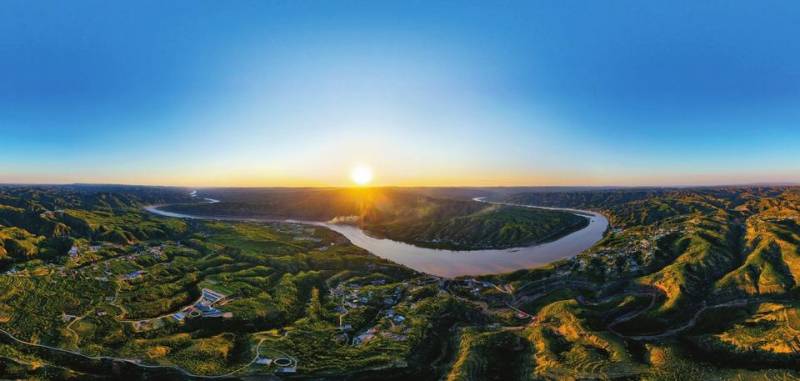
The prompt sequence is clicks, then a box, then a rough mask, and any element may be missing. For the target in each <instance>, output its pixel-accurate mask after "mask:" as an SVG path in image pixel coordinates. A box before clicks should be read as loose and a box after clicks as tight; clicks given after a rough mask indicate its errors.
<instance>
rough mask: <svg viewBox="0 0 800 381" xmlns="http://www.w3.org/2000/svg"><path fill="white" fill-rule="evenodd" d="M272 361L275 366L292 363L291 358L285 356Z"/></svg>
mask: <svg viewBox="0 0 800 381" xmlns="http://www.w3.org/2000/svg"><path fill="white" fill-rule="evenodd" d="M272 363H273V364H275V365H276V366H282V367H283V366H291V365H292V360H291V359H288V358H286V357H278V358H276V359H275V360H274V361H273V362H272Z"/></svg>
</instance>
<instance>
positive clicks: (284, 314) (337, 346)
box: [0, 187, 800, 380]
mask: <svg viewBox="0 0 800 381" xmlns="http://www.w3.org/2000/svg"><path fill="white" fill-rule="evenodd" d="M242 192H244V191H242ZM276 192H277V191H276ZM245 193H246V192H245ZM278 193H280V192H278ZM289 193H291V192H289ZM184 194H186V192H185V191H183V190H178V189H173V190H169V189H162V188H124V187H122V188H102V187H85V188H83V187H63V188H60V187H39V188H37V187H34V188H26V187H5V188H0V242H2V245H0V248H1V249H2V250H1V251H0V264H2V266H3V268H2V271H3V273H2V275H0V329H1V330H2V331H0V377H2V378H31V379H103V378H115V377H116V378H120V377H128V378H134V379H136V378H149V379H183V378H191V377H193V376H195V375H214V376H223V375H225V376H229V377H231V378H239V377H241V378H244V377H248V376H263V375H277V376H281V377H286V378H290V379H337V380H338V379H342V380H343V379H347V380H372V379H386V380H404V379H419V380H440V379H445V380H538V379H559V380H560V379H632V380H674V379H681V380H684V379H685V380H705V379H722V380H726V379H731V380H736V379H756V380H758V379H764V380H769V379H797V378H798V377H800V373H798V372H797V364H798V362H799V361H800V303H798V296H800V292H799V289H798V287H800V286H798V282H800V278H799V277H800V189H798V188H779V187H775V188H738V189H734V188H718V189H717V188H714V189H712V188H709V189H695V190H685V189H683V190H615V191H591V192H589V191H587V192H552V193H546V192H545V193H542V192H539V193H525V194H516V195H513V194H512V195H509V196H507V200H510V201H513V202H530V203H536V204H549V205H560V206H572V207H582V208H589V209H594V210H599V211H602V212H604V213H606V215H607V216H608V217H609V219H610V220H611V221H613V223H614V225H613V226H612V230H611V231H609V233H608V234H607V235H606V237H605V238H603V239H602V240H601V241H600V242H598V243H597V244H596V245H595V246H594V247H592V248H591V249H589V250H587V251H586V252H584V253H581V254H579V255H577V256H576V257H574V258H570V259H565V260H561V261H557V262H554V263H551V264H549V265H547V266H543V267H540V268H536V269H523V270H519V271H515V272H513V273H510V274H497V275H487V276H483V277H479V278H469V277H465V278H461V279H440V278H436V277H432V276H426V275H424V274H419V273H416V272H414V271H411V270H409V269H407V268H404V267H402V266H399V265H396V264H393V263H391V262H388V261H386V260H383V259H380V258H378V257H376V256H373V255H371V254H370V253H368V252H366V251H364V250H362V249H359V248H357V247H355V246H353V245H351V244H350V243H349V242H348V241H347V240H346V239H345V238H344V237H342V236H340V235H339V234H337V233H335V232H333V231H330V230H328V229H325V228H323V227H319V226H312V225H303V224H295V223H279V222H234V221H213V220H209V221H203V220H181V219H174V218H162V217H157V216H154V215H151V214H148V213H147V212H144V211H143V210H142V209H141V207H142V206H143V205H148V204H155V203H162V202H167V203H168V202H179V203H183V202H187V201H190V200H191V198H189V197H188V196H184ZM310 194H311V195H313V194H314V192H311V193H310ZM459 194H460V193H459ZM373 196H375V198H373V199H372V200H371V201H370V203H368V205H370V207H369V208H367V209H365V210H364V211H365V212H364V213H361V214H358V215H359V221H360V223H362V224H364V225H363V226H365V227H367V226H369V228H368V230H369V231H371V232H372V233H373V234H380V235H385V236H388V237H391V238H394V239H401V238H402V239H403V240H406V241H409V242H415V243H421V242H423V241H424V240H430V239H432V238H431V237H434V238H433V239H438V238H440V237H443V236H442V235H440V234H443V235H446V236H447V237H450V238H449V239H452V240H453V241H452V242H450V244H452V245H456V244H458V245H467V244H469V245H473V246H474V245H477V243H476V242H490V243H491V245H500V246H502V245H504V244H505V243H508V242H522V241H526V242H532V241H531V240H533V241H535V240H537V239H542V238H541V237H544V236H546V235H547V232H548V231H552V230H557V229H558V228H559V227H563V226H565V224H566V225H568V221H567V220H563V219H562V218H563V217H564V216H572V215H571V214H563V215H562V214H560V213H557V214H555V215H549V214H547V213H544V212H542V211H539V210H533V209H525V208H511V207H501V206H496V205H491V204H482V203H477V202H469V201H454V200H444V199H436V198H430V197H428V196H422V195H420V194H415V193H402V195H391V196H387V195H380V194H373ZM242 197H243V198H242V200H243V201H241V202H243V203H245V201H247V199H246V197H244V196H242ZM285 197H287V198H288V199H296V198H297V197H298V196H297V195H296V194H294V195H290V196H285ZM304 197H310V198H306V199H305V201H304V202H309V204H308V205H309V208H308V211H306V212H304V213H308V214H309V215H315V214H316V213H321V211H323V210H324V209H325V208H326V207H327V206H325V205H327V204H325V203H324V202H323V201H324V200H330V194H328V195H324V197H323V196H319V198H318V199H317V201H318V202H320V204H315V203H314V202H312V201H313V199H314V197H316V196H314V197H312V196H308V195H307V196H304ZM467 199H468V198H467ZM524 200H528V201H524ZM558 200H562V201H563V204H560V203H559V202H558ZM325 202H327V201H325ZM187 205H189V204H187ZM299 205H300V204H297V205H296V207H299ZM338 205H340V206H341V205H344V204H338ZM190 206H191V207H192V208H194V207H197V208H209V207H210V204H209V205H201V204H192V205H190ZM373 206H374V207H373ZM186 207H189V206H186ZM254 208H255V209H258V208H261V206H258V204H257V205H256V206H254ZM336 208H337V207H334V209H335V212H336V214H334V215H339V216H343V215H348V214H347V213H350V212H346V213H342V214H339V213H340V212H342V211H346V210H345V209H336ZM242 210H244V209H242ZM289 210H290V209H287V211H289ZM529 213H532V214H529ZM551 223H552V225H550V224H551ZM370 224H372V225H370ZM508 226H514V227H513V228H509V227H508ZM381 229H385V230H381ZM504 232H505V233H504ZM506 234H507V235H506ZM403 237H405V238H403ZM469 237H473V238H474V239H470V238H469ZM536 237H538V238H536ZM429 243H431V242H429ZM441 243H442V241H438V242H437V244H441ZM457 247H458V246H457Z"/></svg>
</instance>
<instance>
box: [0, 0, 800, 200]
mask: <svg viewBox="0 0 800 381" xmlns="http://www.w3.org/2000/svg"><path fill="white" fill-rule="evenodd" d="M798 15H800V5H798V4H797V3H796V2H791V1H785V2H777V1H775V2H773V1H767V2H744V1H717V2H714V1H708V2H703V4H698V2H644V1H608V2H585V1H552V2H537V1H524V2H505V1H503V2H471V1H460V2H449V1H447V2H430V1H419V2H413V1H401V2H375V1H363V2H354V1H314V2H305V1H252V2H246V1H238V2H231V3H221V2H213V1H207V2H206V1H186V2H170V3H169V4H165V3H164V2H147V1H140V2H129V3H128V4H123V3H122V2H103V1H97V2H88V1H74V2H57V1H52V2H47V1H42V2H37V3H35V4H33V3H31V2H25V1H5V2H3V3H2V4H0V182H114V183H139V184H168V185H265V186H274V185H345V184H347V182H348V179H347V173H348V171H349V169H350V168H352V167H353V166H354V165H356V164H358V163H364V164H366V165H369V166H371V167H372V168H373V170H374V172H375V176H376V180H375V181H376V183H378V184H396V185H581V184H583V185H673V184H727V183H749V182H800V155H798V154H797V152H798V149H797V147H800V127H798V122H800V108H798V107H797V105H798V101H800V50H798V49H797V48H796V47H797V42H796V38H797V36H798V35H800V23H797V22H796V21H797V16H798Z"/></svg>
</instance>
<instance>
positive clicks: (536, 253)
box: [145, 199, 608, 278]
mask: <svg viewBox="0 0 800 381" xmlns="http://www.w3.org/2000/svg"><path fill="white" fill-rule="evenodd" d="M214 201H216V200H214ZM476 201H479V202H484V201H483V200H482V199H476ZM162 206H163V205H162ZM516 206H523V207H534V206H529V205H516ZM542 209H553V210H564V211H568V212H572V213H576V214H580V215H583V216H585V217H587V218H589V225H587V226H586V227H585V228H583V229H581V230H578V231H576V232H573V233H570V234H568V235H565V236H563V237H561V238H559V239H557V240H554V241H551V242H546V243H542V244H538V245H533V246H525V247H518V248H511V249H500V250H466V251H462V250H441V249H430V248H425V247H418V246H414V245H410V244H407V243H403V242H398V241H393V240H390V239H385V238H375V237H371V236H369V235H367V234H366V233H365V232H364V231H363V230H361V229H359V228H358V227H356V226H352V225H341V224H331V223H327V222H316V221H296V220H283V221H284V222H292V223H300V224H307V225H315V226H324V227H326V228H328V229H331V230H333V231H336V232H338V233H340V234H342V235H343V236H345V237H347V239H349V240H350V242H352V243H353V245H356V246H358V247H361V248H363V249H365V250H367V251H369V252H370V253H373V254H375V255H377V256H379V257H381V258H386V259H388V260H390V261H392V262H395V263H399V264H402V265H405V266H407V267H410V268H412V269H414V270H417V271H420V272H424V273H428V274H432V275H438V276H442V277H447V278H452V277H457V276H461V275H479V274H497V273H505V272H511V271H514V270H519V269H528V268H532V267H538V266H541V265H544V264H547V263H550V262H553V261H556V260H559V259H564V258H570V257H573V256H575V255H577V254H579V253H581V252H582V251H584V250H586V249H588V248H590V247H591V246H592V245H594V244H595V243H596V242H597V241H599V240H600V239H601V238H603V234H604V233H605V231H606V229H607V228H608V220H607V219H606V218H605V217H604V216H603V215H601V214H599V213H595V212H591V211H587V210H576V209H564V208H542ZM145 210H147V211H149V212H151V213H154V214H157V215H160V216H165V217H176V218H191V219H208V220H227V221H251V222H254V221H255V222H258V221H261V222H275V221H276V220H273V219H258V218H236V217H206V216H194V215H188V214H182V213H173V212H168V211H164V210H161V209H159V206H158V205H155V206H148V207H145Z"/></svg>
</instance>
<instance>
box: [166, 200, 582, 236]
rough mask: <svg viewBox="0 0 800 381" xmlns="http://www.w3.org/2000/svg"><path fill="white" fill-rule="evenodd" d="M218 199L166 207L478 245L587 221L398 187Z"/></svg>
mask: <svg viewBox="0 0 800 381" xmlns="http://www.w3.org/2000/svg"><path fill="white" fill-rule="evenodd" d="M212 194H213V195H214V197H220V198H221V199H222V200H223V201H222V202H219V203H214V204H209V203H192V204H178V205H170V206H168V207H165V208H164V209H165V210H169V211H174V212H180V213H188V214H193V215H200V216H229V217H230V216H236V217H261V218H276V219H284V218H291V219H299V220H318V221H328V220H334V221H337V222H339V223H353V224H358V225H359V227H361V228H362V229H364V230H365V231H367V232H368V233H370V234H372V235H375V236H378V237H386V238H390V239H393V240H396V241H402V242H407V243H411V244H414V245H417V246H424V247H433V248H443V249H456V250H476V249H491V248H510V247H519V246H527V245H532V244H535V243H539V242H544V241H548V240H553V239H556V238H559V237H561V236H564V235H566V234H569V233H571V232H573V231H576V230H579V229H581V228H583V227H585V226H586V225H587V224H588V223H589V220H588V219H587V218H585V217H582V216H578V215H575V214H573V213H568V212H562V211H554V210H545V209H533V208H521V207H512V206H500V205H490V204H486V203H480V202H476V201H472V200H452V199H445V198H433V197H429V196H425V195H422V194H419V193H415V192H410V191H402V190H395V189H390V188H389V189H384V188H376V189H352V190H350V189H300V190H283V189H281V190H274V189H266V190H263V189H262V190H258V189H256V190H248V191H245V190H229V191H224V192H223V191H219V190H218V191H217V193H212Z"/></svg>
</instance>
